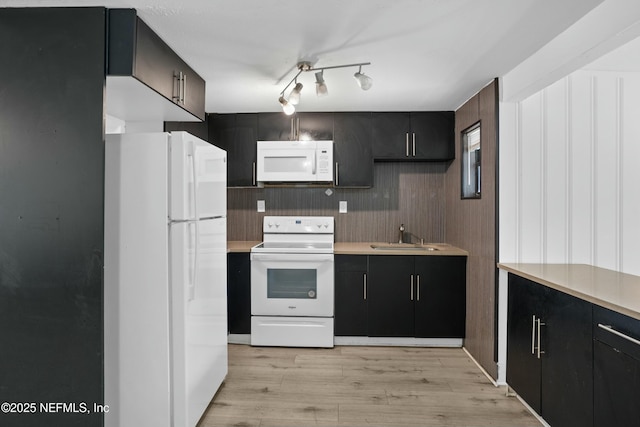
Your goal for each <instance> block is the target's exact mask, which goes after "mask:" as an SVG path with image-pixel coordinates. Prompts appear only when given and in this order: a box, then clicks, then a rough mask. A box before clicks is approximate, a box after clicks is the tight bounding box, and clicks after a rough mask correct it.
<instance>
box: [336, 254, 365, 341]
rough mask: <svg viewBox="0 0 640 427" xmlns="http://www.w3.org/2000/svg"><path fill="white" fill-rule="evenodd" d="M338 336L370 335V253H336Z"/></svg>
mask: <svg viewBox="0 0 640 427" xmlns="http://www.w3.org/2000/svg"><path fill="white" fill-rule="evenodd" d="M334 268H335V327H334V328H335V332H334V333H335V335H336V336H366V335H367V256H366V255H336V256H335V266H334Z"/></svg>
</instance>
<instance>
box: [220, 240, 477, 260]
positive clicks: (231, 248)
mask: <svg viewBox="0 0 640 427" xmlns="http://www.w3.org/2000/svg"><path fill="white" fill-rule="evenodd" d="M259 243H260V242H259V241H241V240H232V241H228V242H227V252H251V248H252V247H253V246H255V245H257V244H259ZM374 244H380V242H352V243H347V242H337V243H335V244H334V254H336V255H440V256H451V255H458V256H467V255H468V253H467V251H465V250H462V249H460V248H457V247H455V246H451V245H448V244H446V243H425V245H430V246H433V247H435V248H437V249H438V250H437V251H426V250H424V249H416V250H407V249H403V250H398V249H389V250H385V249H373V248H372V247H371V245H374Z"/></svg>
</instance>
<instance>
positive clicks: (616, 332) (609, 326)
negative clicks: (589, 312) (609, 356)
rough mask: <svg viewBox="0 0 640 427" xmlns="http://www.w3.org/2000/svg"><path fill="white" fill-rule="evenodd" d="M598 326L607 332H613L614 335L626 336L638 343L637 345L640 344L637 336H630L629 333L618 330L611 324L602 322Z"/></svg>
mask: <svg viewBox="0 0 640 427" xmlns="http://www.w3.org/2000/svg"><path fill="white" fill-rule="evenodd" d="M598 328H601V329H604V330H605V331H607V332H611V333H612V334H614V335H617V336H619V337H621V338H624V339H625V340H627V341H631V342H632V343H634V344H636V345H640V341H638V340H637V339H635V338H632V337H630V336H629V335H626V334H623V333H622V332H619V331H616V330H615V329H613V328H612V327H611V325H603V324H602V323H598Z"/></svg>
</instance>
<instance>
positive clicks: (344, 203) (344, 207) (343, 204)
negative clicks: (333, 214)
mask: <svg viewBox="0 0 640 427" xmlns="http://www.w3.org/2000/svg"><path fill="white" fill-rule="evenodd" d="M338 206H339V208H338V212H340V213H347V201H346V200H340V203H339V205H338Z"/></svg>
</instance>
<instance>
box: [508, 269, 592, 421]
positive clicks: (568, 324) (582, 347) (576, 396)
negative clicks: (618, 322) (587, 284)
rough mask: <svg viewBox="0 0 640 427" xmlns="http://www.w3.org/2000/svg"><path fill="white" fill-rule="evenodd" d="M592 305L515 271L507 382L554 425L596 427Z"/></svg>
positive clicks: (510, 300) (510, 301)
mask: <svg viewBox="0 0 640 427" xmlns="http://www.w3.org/2000/svg"><path fill="white" fill-rule="evenodd" d="M591 325H592V307H591V304H590V303H587V302H585V301H583V300H580V299H578V298H575V297H573V296H570V295H567V294H564V293H562V292H558V291H556V290H554V289H551V288H548V287H546V286H543V285H539V284H536V283H534V282H531V281H529V280H527V279H525V278H522V277H519V276H516V275H513V274H510V275H509V297H508V315H507V360H508V361H509V363H508V365H507V383H509V385H510V386H511V387H512V388H513V389H514V390H515V391H516V392H517V393H518V394H519V395H520V397H522V398H523V399H524V400H525V401H526V402H527V403H528V404H529V405H530V406H531V407H532V408H533V409H534V410H535V411H536V412H538V413H539V414H540V415H541V416H542V417H543V418H544V419H545V420H546V421H547V422H548V423H549V424H550V425H554V426H556V425H557V426H568V427H571V426H576V427H577V426H591V425H593V344H592V330H591V329H592V326H591Z"/></svg>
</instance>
